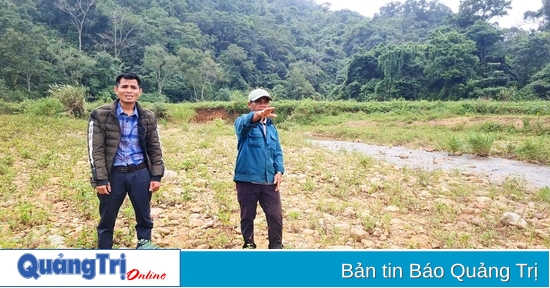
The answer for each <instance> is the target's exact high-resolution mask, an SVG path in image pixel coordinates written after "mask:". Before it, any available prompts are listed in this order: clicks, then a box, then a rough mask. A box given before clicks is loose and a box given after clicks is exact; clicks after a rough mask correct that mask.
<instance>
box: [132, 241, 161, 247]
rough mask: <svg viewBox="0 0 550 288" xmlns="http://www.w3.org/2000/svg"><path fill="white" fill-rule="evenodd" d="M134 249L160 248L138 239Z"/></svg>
mask: <svg viewBox="0 0 550 288" xmlns="http://www.w3.org/2000/svg"><path fill="white" fill-rule="evenodd" d="M136 249H160V247H159V246H157V245H155V244H154V243H153V242H151V240H148V239H139V241H138V244H137V247H136Z"/></svg>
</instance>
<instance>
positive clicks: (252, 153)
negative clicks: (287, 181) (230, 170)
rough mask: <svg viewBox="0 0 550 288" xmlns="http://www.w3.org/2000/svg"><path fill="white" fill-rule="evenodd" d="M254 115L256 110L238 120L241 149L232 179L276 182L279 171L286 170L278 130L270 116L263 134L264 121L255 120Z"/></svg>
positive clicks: (238, 144)
mask: <svg viewBox="0 0 550 288" xmlns="http://www.w3.org/2000/svg"><path fill="white" fill-rule="evenodd" d="M253 117H254V112H250V113H248V114H243V115H241V116H240V117H239V118H237V119H236V120H235V132H236V133H237V150H238V152H237V163H236V165H235V176H234V177H233V180H234V181H242V182H252V183H273V181H274V177H275V174H276V173H277V172H281V173H283V174H284V172H285V168H284V166H283V150H282V149H281V143H280V142H279V133H278V132H277V129H276V128H275V126H274V125H273V122H272V121H271V119H267V123H266V135H265V136H264V133H263V131H262V129H263V128H262V124H261V123H260V122H259V121H258V122H256V123H252V118H253Z"/></svg>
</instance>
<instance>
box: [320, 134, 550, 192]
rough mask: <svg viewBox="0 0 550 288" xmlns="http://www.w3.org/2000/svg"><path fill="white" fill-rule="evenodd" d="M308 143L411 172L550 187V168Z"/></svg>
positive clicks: (396, 149) (441, 154)
mask: <svg viewBox="0 0 550 288" xmlns="http://www.w3.org/2000/svg"><path fill="white" fill-rule="evenodd" d="M310 141H311V143H313V144H315V145H318V146H321V147H324V148H327V149H329V150H333V151H342V150H345V151H350V152H351V151H356V152H362V153H365V154H367V155H369V156H371V157H373V158H375V159H378V160H384V161H386V162H388V163H392V164H395V165H397V166H400V167H403V166H407V167H409V168H413V169H423V170H437V169H441V170H444V171H453V170H458V171H461V172H472V173H475V174H481V175H486V176H489V179H490V180H491V181H492V182H494V183H498V184H500V183H502V182H503V181H504V180H505V179H506V177H509V176H510V177H523V178H524V179H525V181H527V182H528V184H529V185H530V186H533V187H536V188H542V187H545V186H548V187H550V167H549V166H547V165H539V164H531V163H525V162H521V161H515V160H509V159H502V158H494V157H478V156H475V155H468V154H463V155H461V156H449V155H448V153H447V152H428V151H424V150H414V149H409V148H405V147H386V146H377V145H369V144H365V143H355V142H344V141H335V140H319V139H314V140H310Z"/></svg>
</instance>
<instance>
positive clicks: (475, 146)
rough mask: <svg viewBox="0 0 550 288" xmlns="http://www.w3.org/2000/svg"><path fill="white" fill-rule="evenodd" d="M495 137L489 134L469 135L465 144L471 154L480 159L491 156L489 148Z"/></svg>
mask: <svg viewBox="0 0 550 288" xmlns="http://www.w3.org/2000/svg"><path fill="white" fill-rule="evenodd" d="M494 140H495V137H494V136H493V135H490V134H482V133H470V134H468V137H467V140H466V141H467V142H468V145H469V147H470V150H471V152H472V153H473V154H475V155H477V156H481V157H487V156H489V155H491V148H492V147H493V142H494Z"/></svg>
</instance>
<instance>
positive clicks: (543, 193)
mask: <svg viewBox="0 0 550 288" xmlns="http://www.w3.org/2000/svg"><path fill="white" fill-rule="evenodd" d="M538 198H539V199H540V200H541V201H543V202H546V203H550V187H548V186H546V187H543V188H541V189H539V191H538Z"/></svg>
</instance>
